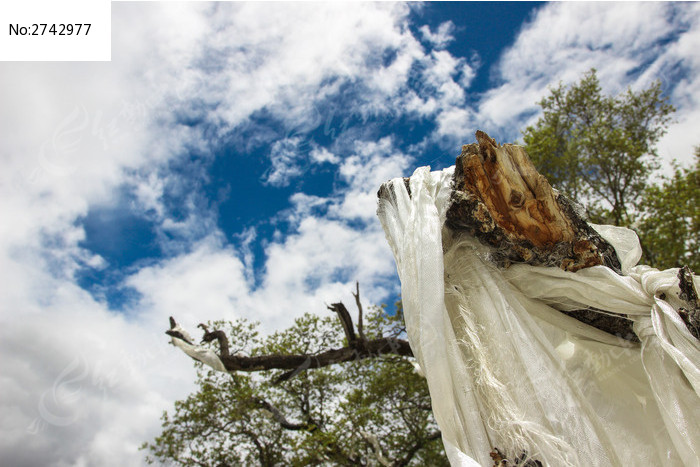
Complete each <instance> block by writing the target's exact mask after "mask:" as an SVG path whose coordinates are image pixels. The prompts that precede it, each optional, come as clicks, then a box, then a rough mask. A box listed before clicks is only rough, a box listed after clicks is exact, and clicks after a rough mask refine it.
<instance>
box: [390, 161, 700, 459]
mask: <svg viewBox="0 0 700 467" xmlns="http://www.w3.org/2000/svg"><path fill="white" fill-rule="evenodd" d="M452 170H453V169H452V168H451V169H446V170H444V171H440V172H433V173H431V172H430V170H429V168H427V167H423V168H420V169H418V170H416V172H415V173H414V174H413V175H412V176H411V178H410V185H409V187H410V193H411V195H409V191H408V190H407V188H406V186H405V183H404V179H402V178H399V179H395V180H392V181H391V182H388V186H387V188H388V189H387V190H385V195H384V196H383V197H382V198H381V199H380V201H379V209H378V215H379V218H380V220H381V222H382V225H383V227H384V230H385V233H386V236H387V239H388V241H389V244H390V246H391V248H392V251H393V253H394V257H395V259H396V264H397V269H398V273H399V277H400V279H401V288H402V299H403V307H404V315H405V320H406V327H407V333H408V338H409V341H410V343H411V347H412V349H413V352H414V354H415V355H416V357H417V359H418V362H419V364H420V367H421V368H422V369H423V371H424V372H425V375H426V378H427V381H428V385H429V388H430V393H431V398H432V404H433V411H434V413H435V417H436V420H437V422H438V424H439V426H440V429H441V431H442V434H443V440H444V442H445V445H446V447H449V448H450V449H448V450H447V452H448V456H449V457H450V460H451V462H452V463H453V465H473V464H472V462H477V463H478V464H480V465H492V464H493V460H492V459H491V458H490V456H489V453H490V452H491V451H492V450H493V448H494V447H497V448H499V449H500V451H501V452H504V453H505V454H506V455H507V456H509V457H510V458H511V459H512V458H514V457H519V456H521V455H525V456H526V457H528V456H529V458H532V459H537V460H539V461H541V462H543V463H545V465H556V466H563V465H572V466H578V465H601V466H603V465H604V466H609V465H620V466H622V465H629V464H631V465H686V466H691V465H692V466H694V465H700V455H699V454H700V427H699V426H698V422H697V420H698V419H700V404H699V402H700V397H699V396H698V395H699V394H700V370H699V369H698V364H699V362H700V348H699V346H698V341H697V340H696V339H695V338H694V337H693V336H692V335H691V334H690V333H689V332H688V330H687V329H686V327H685V325H684V324H683V322H682V320H681V319H680V317H679V316H678V313H677V307H678V305H679V303H677V302H674V299H673V297H674V294H675V293H676V291H677V289H678V280H677V278H676V274H677V270H676V269H672V270H668V271H658V270H655V269H652V268H649V267H646V266H634V264H636V262H637V261H638V259H639V253H640V250H639V245H638V240H637V238H636V236H635V235H634V233H633V232H630V231H628V230H626V229H620V228H617V227H609V226H593V227H594V228H595V229H596V230H598V231H599V232H600V233H601V235H602V236H603V237H604V238H606V240H607V241H608V242H610V243H611V244H612V245H613V246H614V247H615V249H616V251H617V253H618V256H619V257H620V260H621V262H622V266H623V267H622V270H623V273H624V274H625V275H623V276H620V275H617V274H615V273H614V272H613V271H612V270H610V269H608V268H606V267H603V266H595V267H592V268H587V269H583V270H580V271H578V272H576V273H571V272H566V271H563V270H561V269H558V268H545V267H534V266H529V265H522V264H520V265H513V266H511V267H510V268H508V269H499V268H497V267H496V266H494V265H493V264H492V263H491V262H490V261H489V260H488V252H489V250H488V248H487V247H485V246H483V245H481V244H480V243H479V242H478V241H476V240H475V239H473V238H471V237H467V236H464V235H462V236H459V237H455V236H453V235H451V233H450V232H449V231H448V230H447V229H446V228H445V227H444V221H445V213H446V210H447V208H448V207H449V198H450V190H451V186H452V183H451V180H452V173H453V172H452ZM662 293H663V294H666V296H667V297H668V299H667V300H668V301H667V300H662V299H661V298H660V297H661V296H662V295H661V294H662ZM576 307H578V308H587V307H595V308H598V309H601V310H604V312H607V313H612V314H624V315H629V316H630V318H631V319H632V320H633V321H634V331H635V333H636V334H637V336H638V337H639V338H640V341H641V344H631V343H630V342H628V341H625V340H623V339H619V338H617V337H615V336H612V335H610V334H607V333H605V332H603V331H600V330H598V329H595V328H593V327H591V326H587V325H585V324H583V323H580V322H579V321H577V320H575V319H573V318H571V317H569V316H567V315H565V314H564V313H561V312H560V311H559V310H560V309H573V308H576ZM466 459H469V460H466Z"/></svg>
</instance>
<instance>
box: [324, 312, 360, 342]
mask: <svg viewBox="0 0 700 467" xmlns="http://www.w3.org/2000/svg"><path fill="white" fill-rule="evenodd" d="M328 309H329V310H331V311H335V312H336V313H338V318H340V323H341V324H342V325H343V331H345V337H347V339H348V344H350V345H353V343H354V342H355V341H356V340H357V336H356V335H355V327H354V325H353V324H352V318H351V317H350V313H348V309H347V308H345V305H344V304H343V303H342V302H338V303H332V304H331V305H330V306H328Z"/></svg>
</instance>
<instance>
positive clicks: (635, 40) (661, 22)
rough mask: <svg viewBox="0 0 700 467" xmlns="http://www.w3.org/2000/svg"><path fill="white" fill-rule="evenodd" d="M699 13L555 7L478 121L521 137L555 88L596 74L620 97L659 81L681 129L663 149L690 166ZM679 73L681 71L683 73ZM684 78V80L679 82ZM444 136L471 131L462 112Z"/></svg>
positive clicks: (690, 7)
mask: <svg viewBox="0 0 700 467" xmlns="http://www.w3.org/2000/svg"><path fill="white" fill-rule="evenodd" d="M699 35H700V8H698V5H697V4H673V3H627V2H621V3H595V2H593V3H585V2H584V3H580V2H562V3H551V4H547V5H545V6H544V7H542V8H541V9H540V10H539V11H538V12H537V14H536V15H535V16H534V18H533V19H532V21H531V22H530V23H529V24H528V25H526V26H525V27H524V28H523V30H522V31H521V32H520V34H519V35H518V37H517V39H516V41H515V43H514V44H513V46H512V47H510V49H509V50H508V51H506V52H505V53H504V54H503V55H502V57H501V59H500V61H499V63H498V66H497V68H496V70H495V71H496V72H497V76H498V79H499V81H500V84H499V85H498V86H497V87H495V88H493V89H491V90H489V91H487V92H486V93H485V94H484V96H483V98H482V99H481V101H480V102H479V104H478V108H477V115H476V116H475V117H473V121H476V122H478V126H479V128H481V129H483V130H485V131H487V132H490V134H491V135H492V136H495V137H496V138H497V139H498V140H499V141H501V140H503V141H512V140H514V139H516V138H519V136H520V135H519V132H520V130H521V129H523V128H524V127H525V126H526V125H527V124H528V123H532V122H533V121H534V119H536V118H537V114H538V112H539V107H538V106H537V104H536V103H537V102H538V101H539V100H540V99H541V98H542V97H544V96H545V95H546V94H547V93H548V91H547V87H548V86H549V85H551V84H556V83H558V82H560V81H561V82H564V83H567V84H571V83H574V82H577V81H578V80H579V79H580V78H581V75H582V74H583V73H584V72H586V71H588V70H589V69H590V68H592V67H595V68H596V69H597V70H598V77H599V79H600V81H601V85H602V87H603V91H604V92H607V93H618V92H621V91H624V90H625V89H626V88H627V87H628V86H631V87H632V88H634V89H638V88H641V87H645V86H648V85H649V84H650V83H651V82H652V81H654V80H661V81H662V82H663V83H664V86H665V87H666V88H667V89H670V90H671V94H670V97H671V100H672V103H673V104H674V105H675V106H676V107H677V108H678V112H677V114H676V118H677V120H678V123H676V124H674V125H671V126H670V128H669V132H668V136H667V137H666V138H664V139H663V140H662V141H661V142H660V144H659V149H660V152H661V154H662V156H663V157H664V158H665V159H666V160H670V159H671V158H674V157H675V158H679V159H680V160H684V161H686V162H688V161H690V160H692V146H693V145H695V144H697V143H698V142H699V141H698V140H697V136H696V133H697V132H694V131H692V128H693V127H695V128H697V127H698V126H699V125H700V113H699V112H698V110H697V109H698V108H699V107H700V106H699V105H698V98H697V96H698V95H700V92H699V91H700V79H698V76H700V75H699V72H700V63H699V62H700V60H699V59H698V54H697V53H696V50H697V46H698V45H699V42H700V39H699ZM679 68H681V69H683V72H680V73H679ZM680 76H682V78H681V79H680V80H679V77H680ZM454 120H457V121H460V122H461V125H459V124H456V123H454V122H453V123H452V125H451V126H449V127H446V130H445V131H449V130H450V129H451V128H454V129H455V130H456V131H459V130H460V129H461V128H464V127H467V126H469V122H470V121H472V116H471V115H469V114H468V113H466V112H465V113H464V114H463V115H462V116H461V118H458V119H454Z"/></svg>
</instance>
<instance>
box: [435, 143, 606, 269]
mask: <svg viewBox="0 0 700 467" xmlns="http://www.w3.org/2000/svg"><path fill="white" fill-rule="evenodd" d="M476 139H477V141H478V143H475V144H468V145H465V146H463V147H462V154H461V155H460V156H459V157H457V161H456V163H455V174H454V190H453V192H452V204H451V206H450V208H449V210H448V211H447V220H446V224H447V226H448V227H449V228H450V229H451V230H453V231H454V232H464V233H466V234H468V235H472V236H474V237H476V238H477V239H479V240H480V241H481V242H482V243H484V244H486V245H489V246H491V247H493V248H494V250H493V259H494V261H495V262H496V263H497V264H499V265H501V266H506V267H507V266H508V265H509V264H510V263H511V262H518V263H528V264H532V265H542V266H556V267H560V268H562V269H564V270H566V271H578V270H579V269H583V268H587V267H590V266H596V265H599V264H603V265H605V266H608V267H609V268H611V269H613V270H615V271H616V272H618V273H619V272H620V261H619V259H618V258H617V254H616V253H615V249H614V248H613V247H612V246H611V245H610V244H609V243H607V242H606V241H605V240H603V238H602V237H600V235H598V234H597V233H596V232H595V230H593V229H592V228H591V227H590V226H589V225H588V224H587V223H586V221H585V220H584V218H583V216H582V215H581V214H579V212H578V210H577V208H576V206H575V204H574V203H573V202H571V201H570V200H568V199H567V198H566V197H565V196H563V195H561V194H559V193H558V192H557V191H556V190H554V189H553V188H552V186H551V185H550V184H549V182H548V181H547V179H546V178H545V177H544V176H543V175H540V174H539V173H538V172H537V169H535V166H534V165H533V164H532V162H531V161H530V158H529V157H528V155H527V153H526V152H525V150H524V149H523V148H522V147H521V146H516V145H513V144H504V145H502V146H501V145H498V144H497V143H496V141H495V140H493V139H492V138H490V137H489V136H488V135H487V134H486V133H484V132H482V131H477V132H476Z"/></svg>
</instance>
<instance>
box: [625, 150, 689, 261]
mask: <svg viewBox="0 0 700 467" xmlns="http://www.w3.org/2000/svg"><path fill="white" fill-rule="evenodd" d="M698 200H700V146H698V147H697V148H696V149H695V167H693V168H680V167H678V166H676V167H675V173H674V175H673V177H670V178H669V177H664V179H663V183H662V184H661V185H653V186H650V187H649V188H648V189H647V191H646V193H645V196H644V199H643V202H642V204H641V210H642V213H643V214H642V215H641V220H640V221H639V222H638V224H637V226H636V229H637V232H638V233H639V236H640V238H641V239H642V246H643V247H644V259H643V261H644V262H645V263H646V264H650V265H652V266H654V267H657V268H659V269H666V268H673V267H681V266H685V265H687V266H689V267H690V269H692V270H693V271H695V272H700V210H699V209H698Z"/></svg>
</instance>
